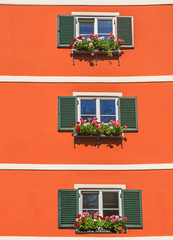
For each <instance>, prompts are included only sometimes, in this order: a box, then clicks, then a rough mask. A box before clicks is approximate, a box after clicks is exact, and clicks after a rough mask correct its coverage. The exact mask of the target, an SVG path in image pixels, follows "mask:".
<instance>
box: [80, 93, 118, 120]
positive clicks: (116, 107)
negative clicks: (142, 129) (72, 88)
mask: <svg viewBox="0 0 173 240" xmlns="http://www.w3.org/2000/svg"><path fill="white" fill-rule="evenodd" d="M81 100H96V117H97V118H98V121H99V122H101V117H100V100H115V113H116V114H115V120H116V121H117V120H118V119H119V118H118V117H119V116H118V98H117V97H78V98H77V101H78V105H77V116H78V121H79V120H80V118H81Z"/></svg>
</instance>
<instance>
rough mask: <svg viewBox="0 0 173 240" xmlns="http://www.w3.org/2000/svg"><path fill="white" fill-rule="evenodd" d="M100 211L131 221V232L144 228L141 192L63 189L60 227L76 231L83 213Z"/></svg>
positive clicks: (128, 225) (128, 222)
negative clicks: (80, 214)
mask: <svg viewBox="0 0 173 240" xmlns="http://www.w3.org/2000/svg"><path fill="white" fill-rule="evenodd" d="M87 210H88V211H89V212H90V213H91V214H92V213H94V212H97V211H99V212H100V213H101V215H102V216H110V215H112V214H114V215H119V216H121V215H122V216H125V217H127V222H126V226H127V227H128V228H142V227H143V221H142V195H141V190H126V189H109V188H108V189H107V188H104V189H100V188H96V189H94V188H92V189H91V188H90V189H60V190H58V227H59V228H67V227H71V228H73V227H74V222H75V220H76V215H77V214H78V213H82V212H83V211H87Z"/></svg>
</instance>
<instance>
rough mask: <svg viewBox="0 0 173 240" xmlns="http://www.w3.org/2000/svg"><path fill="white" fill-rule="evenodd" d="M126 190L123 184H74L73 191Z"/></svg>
mask: <svg viewBox="0 0 173 240" xmlns="http://www.w3.org/2000/svg"><path fill="white" fill-rule="evenodd" d="M85 188H86V189H104V188H105V189H126V185H125V184H74V189H85Z"/></svg>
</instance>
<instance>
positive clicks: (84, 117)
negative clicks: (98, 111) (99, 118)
mask: <svg viewBox="0 0 173 240" xmlns="http://www.w3.org/2000/svg"><path fill="white" fill-rule="evenodd" d="M94 117H96V115H95V116H83V115H81V118H83V120H88V118H91V119H92V120H93V119H94Z"/></svg>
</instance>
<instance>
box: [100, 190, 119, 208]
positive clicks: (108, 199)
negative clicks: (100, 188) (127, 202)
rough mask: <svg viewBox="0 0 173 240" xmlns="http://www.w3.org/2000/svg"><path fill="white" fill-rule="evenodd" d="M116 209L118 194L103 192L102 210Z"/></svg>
mask: <svg viewBox="0 0 173 240" xmlns="http://www.w3.org/2000/svg"><path fill="white" fill-rule="evenodd" d="M118 207H119V203H118V192H103V208H118Z"/></svg>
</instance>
